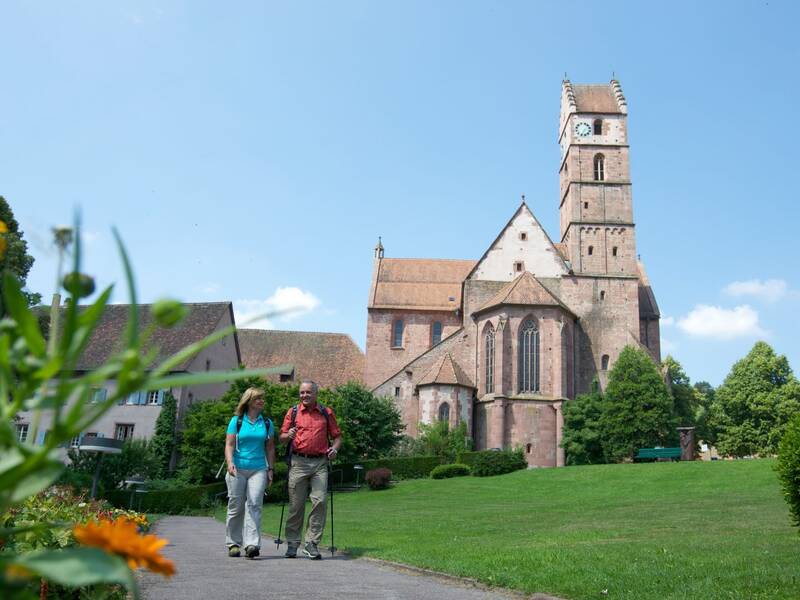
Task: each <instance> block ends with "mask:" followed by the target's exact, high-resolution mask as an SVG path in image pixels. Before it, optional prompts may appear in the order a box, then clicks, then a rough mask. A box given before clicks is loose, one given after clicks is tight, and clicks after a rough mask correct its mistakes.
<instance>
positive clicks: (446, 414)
mask: <svg viewBox="0 0 800 600" xmlns="http://www.w3.org/2000/svg"><path fill="white" fill-rule="evenodd" d="M439 421H441V422H442V423H450V405H449V404H448V403H447V402H442V403H441V404H440V405H439Z"/></svg>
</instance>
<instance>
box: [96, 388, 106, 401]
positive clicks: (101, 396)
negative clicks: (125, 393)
mask: <svg viewBox="0 0 800 600" xmlns="http://www.w3.org/2000/svg"><path fill="white" fill-rule="evenodd" d="M106 398H108V390H107V389H106V388H100V389H99V390H97V402H105V401H106Z"/></svg>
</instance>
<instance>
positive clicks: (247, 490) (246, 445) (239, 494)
mask: <svg viewBox="0 0 800 600" xmlns="http://www.w3.org/2000/svg"><path fill="white" fill-rule="evenodd" d="M263 410H264V392H263V390H260V389H258V388H254V387H251V388H248V389H247V390H246V391H245V393H244V394H242V398H241V400H239V404H238V406H237V407H236V414H235V415H234V416H233V417H232V418H231V421H230V423H228V433H227V435H226V436H225V462H226V463H227V465H228V472H227V473H226V474H225V483H226V484H227V485H228V518H227V520H226V523H225V543H226V545H227V546H228V556H230V557H238V556H241V548H242V547H243V546H244V554H245V556H247V558H255V557H256V556H258V555H259V551H260V549H261V506H262V504H263V502H264V491H265V490H266V488H267V487H269V485H270V484H271V483H272V476H273V470H272V467H273V465H274V464H275V428H274V427H273V425H272V421H271V420H270V419H265V418H264V417H263V415H262V414H261V411H263Z"/></svg>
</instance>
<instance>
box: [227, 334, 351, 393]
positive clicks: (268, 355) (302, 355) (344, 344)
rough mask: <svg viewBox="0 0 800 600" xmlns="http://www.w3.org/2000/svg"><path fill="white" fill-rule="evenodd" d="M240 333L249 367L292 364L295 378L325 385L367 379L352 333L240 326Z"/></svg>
mask: <svg viewBox="0 0 800 600" xmlns="http://www.w3.org/2000/svg"><path fill="white" fill-rule="evenodd" d="M238 335H239V347H240V348H241V352H242V363H243V364H244V365H245V367H247V368H248V369H260V368H267V367H276V366H279V365H291V366H293V367H294V381H300V380H302V379H312V380H314V381H315V382H316V383H318V384H319V385H320V386H322V387H333V386H337V385H342V384H345V383H347V382H348V381H359V382H361V381H363V380H364V367H365V357H364V353H363V352H361V349H360V348H359V347H358V346H357V345H356V343H355V342H354V341H353V340H352V338H351V337H350V336H349V335H346V334H343V333H316V332H308V331H276V330H270V329H267V330H265V329H239V330H238ZM274 378H276V379H277V375H276V376H274Z"/></svg>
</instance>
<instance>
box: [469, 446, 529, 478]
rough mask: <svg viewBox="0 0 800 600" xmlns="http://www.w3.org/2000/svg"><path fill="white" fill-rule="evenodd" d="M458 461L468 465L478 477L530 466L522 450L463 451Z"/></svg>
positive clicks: (500, 473)
mask: <svg viewBox="0 0 800 600" xmlns="http://www.w3.org/2000/svg"><path fill="white" fill-rule="evenodd" d="M456 462H459V463H463V464H465V465H468V466H469V467H470V468H471V470H472V474H473V475H475V476H476V477H487V476H489V475H502V474H503V473H511V472H512V471H517V470H519V469H526V468H527V467H528V463H527V461H526V460H525V457H524V456H523V455H522V451H521V450H482V451H480V452H462V453H460V454H458V456H457V458H456Z"/></svg>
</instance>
